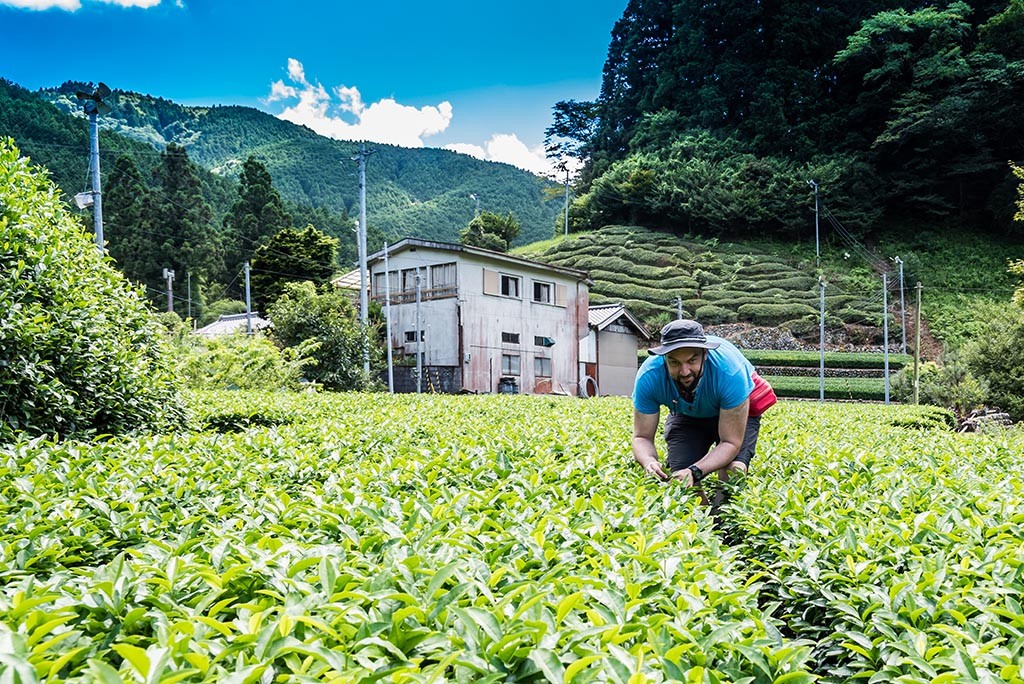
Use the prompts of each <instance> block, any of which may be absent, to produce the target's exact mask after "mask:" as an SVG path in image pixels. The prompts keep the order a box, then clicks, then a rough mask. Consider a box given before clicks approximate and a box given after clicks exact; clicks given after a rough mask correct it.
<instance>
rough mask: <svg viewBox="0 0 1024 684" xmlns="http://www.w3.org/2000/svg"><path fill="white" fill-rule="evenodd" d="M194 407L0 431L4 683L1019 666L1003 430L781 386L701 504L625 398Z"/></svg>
mask: <svg viewBox="0 0 1024 684" xmlns="http://www.w3.org/2000/svg"><path fill="white" fill-rule="evenodd" d="M191 403H192V405H193V406H194V410H195V413H196V415H197V419H198V421H199V422H200V423H203V424H207V425H214V424H218V421H226V420H227V419H228V418H230V417H232V416H234V417H236V418H241V417H244V416H246V415H247V414H249V415H255V416H256V417H255V418H254V419H253V420H252V421H251V422H249V423H248V424H246V423H244V422H243V421H241V420H239V421H237V422H235V423H232V424H227V423H225V424H224V429H225V430H227V431H229V432H228V433H227V434H213V433H200V434H177V435H173V436H153V437H137V438H132V439H122V440H102V441H98V442H96V443H93V444H85V443H80V442H77V443H73V442H69V441H65V442H59V443H55V442H51V441H47V440H43V439H35V440H31V441H21V442H18V443H14V444H10V445H7V446H6V447H0V523H2V524H0V573H2V576H3V577H4V583H3V584H2V585H0V643H2V644H3V649H4V650H3V653H2V660H0V670H3V674H4V675H5V676H6V677H8V678H9V679H11V680H12V681H52V682H56V681H62V682H74V683H79V682H93V681H105V682H118V681H123V682H128V681H153V682H157V681H194V682H215V681H246V680H248V681H254V682H256V681H337V682H362V681H371V680H376V681H393V682H426V681H436V682H440V681H456V682H561V683H565V682H619V683H621V684H629V683H630V682H640V681H646V682H668V681H692V682H747V683H748V684H749V683H752V684H769V683H774V682H780V683H782V684H784V683H786V682H790V683H799V682H804V683H810V682H813V681H819V682H824V683H826V684H839V683H840V682H849V681H860V680H863V681H870V680H872V679H873V680H875V681H883V680H893V681H900V682H912V683H917V682H921V683H922V684H923V683H925V682H929V683H930V682H936V681H938V682H945V681H949V682H953V681H978V682H997V681H1019V680H1020V679H1021V670H1020V663H1019V640H1020V638H1021V637H1020V634H1019V632H1020V625H1021V624H1022V621H1024V610H1022V607H1021V602H1022V598H1024V597H1022V593H1024V565H1022V562H1021V557H1020V553H1019V544H1020V536H1021V530H1020V526H1021V524H1022V523H1024V489H1022V485H1021V483H1020V481H1019V479H1018V478H1012V477H1005V474H1006V473H1007V472H1019V471H1020V469H1021V467H1022V466H1024V433H1022V432H1020V431H1019V430H1018V431H1001V432H990V433H984V434H975V435H961V434H956V433H954V432H953V431H951V430H950V429H949V427H948V424H949V423H948V421H947V417H948V416H946V415H945V414H944V413H943V412H941V411H936V410H934V409H931V408H915V407H899V406H890V407H885V406H855V405H852V404H844V405H818V404H816V403H810V402H801V403H797V402H780V403H779V404H778V405H777V406H775V407H774V408H772V409H771V411H770V412H769V413H768V414H767V415H766V417H765V419H764V422H763V423H762V433H761V441H760V443H759V449H758V455H757V456H756V458H755V461H754V464H753V469H752V471H751V474H750V476H749V477H747V478H745V480H743V481H742V482H741V483H740V484H739V485H733V486H731V487H730V488H729V489H728V491H729V494H730V499H729V501H728V503H727V504H726V505H725V506H724V507H723V509H722V510H721V514H720V516H719V519H718V520H717V521H716V520H715V518H714V517H713V516H712V515H710V513H709V511H708V510H706V509H705V508H704V507H703V506H702V505H701V504H700V503H699V502H698V500H697V498H696V496H695V494H694V492H693V491H691V490H686V489H683V488H681V487H679V486H677V485H676V484H662V483H659V482H655V481H653V480H651V479H649V478H645V477H644V476H643V473H642V472H641V471H640V469H639V468H637V467H636V466H635V464H634V463H633V461H632V458H631V456H630V452H629V448H630V427H631V421H630V415H631V409H630V404H629V402H628V400H626V399H623V398H601V399H594V400H590V401H586V402H583V401H579V400H574V399H569V398H566V397H533V396H510V395H501V396H497V395H492V396H466V397H439V396H430V395H421V396H416V395H405V396H394V395H386V394H376V395H371V394H336V395H332V394H285V393H248V392H216V393H202V394H198V395H195V396H194V397H193V398H192V400H191ZM254 408H258V409H259V412H258V413H257V414H252V411H253V409H254ZM657 443H658V445H659V447H660V448H661V449H663V448H664V442H663V440H662V438H661V437H660V436H659V437H658V438H657ZM709 482H711V483H713V482H714V480H713V478H712V480H710V481H709Z"/></svg>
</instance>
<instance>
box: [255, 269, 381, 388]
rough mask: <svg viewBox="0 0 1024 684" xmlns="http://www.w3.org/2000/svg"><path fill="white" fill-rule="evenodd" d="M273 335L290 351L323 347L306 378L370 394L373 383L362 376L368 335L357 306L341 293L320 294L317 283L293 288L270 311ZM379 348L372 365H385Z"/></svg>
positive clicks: (291, 285)
mask: <svg viewBox="0 0 1024 684" xmlns="http://www.w3.org/2000/svg"><path fill="white" fill-rule="evenodd" d="M269 314H270V319H271V321H273V323H274V330H273V336H274V338H275V339H277V340H278V341H279V342H280V343H281V344H282V345H284V346H285V347H300V346H301V345H302V344H303V343H307V342H309V341H314V342H316V343H318V346H317V347H316V349H315V351H313V353H312V357H313V358H314V359H315V360H316V365H311V366H309V367H308V368H307V371H306V374H307V377H308V378H309V379H310V380H314V381H316V382H318V383H320V384H322V385H323V386H324V387H326V388H328V389H332V390H339V391H344V390H355V389H367V388H369V387H370V386H371V384H372V381H371V379H370V378H368V377H366V375H365V374H364V373H363V344H364V339H365V337H364V333H363V331H362V327H361V325H360V323H359V321H358V319H357V318H356V311H355V307H353V306H352V303H351V302H350V301H349V300H348V298H347V297H345V295H343V294H341V293H339V292H326V293H318V292H317V291H316V287H315V286H314V285H313V283H310V282H304V283H288V284H287V285H285V287H284V294H283V295H281V296H280V297H279V298H278V299H277V301H276V302H274V303H273V304H272V305H271V306H270V310H269ZM380 356H381V351H380V348H379V346H378V345H370V362H371V364H374V365H376V364H377V363H378V362H379V361H380Z"/></svg>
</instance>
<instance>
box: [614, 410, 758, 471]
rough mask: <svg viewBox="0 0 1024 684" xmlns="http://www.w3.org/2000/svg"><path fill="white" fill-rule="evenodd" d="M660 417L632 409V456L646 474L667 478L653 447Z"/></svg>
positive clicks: (657, 414) (656, 414)
mask: <svg viewBox="0 0 1024 684" xmlns="http://www.w3.org/2000/svg"><path fill="white" fill-rule="evenodd" d="M660 419H661V414H660V413H640V412H639V411H637V410H636V409H635V408H634V409H633V458H635V459H636V462H637V463H639V464H640V467H642V468H643V469H644V471H645V472H646V473H647V474H649V475H653V476H654V477H656V478H658V479H659V480H667V479H668V473H666V472H665V470H664V469H663V468H662V465H661V459H659V458H658V450H657V449H655V448H654V435H655V434H656V433H657V432H658V421H659V420H660ZM738 449H739V447H737V450H738Z"/></svg>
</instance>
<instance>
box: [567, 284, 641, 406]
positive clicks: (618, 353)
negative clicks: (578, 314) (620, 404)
mask: <svg viewBox="0 0 1024 684" xmlns="http://www.w3.org/2000/svg"><path fill="white" fill-rule="evenodd" d="M587 317H588V323H589V328H590V334H589V335H587V337H586V338H584V339H582V340H580V377H581V378H582V385H583V387H584V389H585V390H586V392H587V394H588V395H590V396H593V395H594V394H601V395H602V396H624V397H628V396H630V395H632V394H633V383H634V380H635V379H636V370H637V352H638V350H639V348H640V347H639V341H640V340H643V341H644V342H650V341H651V339H652V335H651V333H650V331H649V330H647V328H646V327H645V326H644V324H643V323H641V322H640V320H639V319H638V318H637V317H636V316H634V315H633V314H632V313H630V311H629V309H627V308H626V307H625V306H623V305H622V304H599V305H593V306H591V307H590V310H589V311H588V314H587Z"/></svg>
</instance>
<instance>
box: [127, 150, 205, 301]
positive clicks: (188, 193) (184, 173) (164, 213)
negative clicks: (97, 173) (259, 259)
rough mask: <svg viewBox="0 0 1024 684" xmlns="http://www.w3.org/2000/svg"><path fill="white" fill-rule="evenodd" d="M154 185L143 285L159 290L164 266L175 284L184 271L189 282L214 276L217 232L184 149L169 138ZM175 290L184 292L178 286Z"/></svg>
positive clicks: (161, 286) (193, 168)
mask: <svg viewBox="0 0 1024 684" xmlns="http://www.w3.org/2000/svg"><path fill="white" fill-rule="evenodd" d="M156 186H157V188H158V191H157V192H156V193H155V194H154V201H153V208H152V217H153V228H152V233H151V235H150V237H151V239H152V240H153V242H154V251H153V253H154V255H155V259H154V261H153V262H152V263H151V266H150V268H151V269H152V270H151V271H150V272H149V273H147V276H146V279H145V281H144V282H145V283H146V285H147V286H148V287H149V288H155V290H156V291H157V292H163V291H164V290H165V286H164V284H163V277H162V273H163V269H164V268H169V269H172V270H173V271H174V275H175V282H176V283H184V282H185V281H186V277H187V275H188V274H189V273H191V274H192V279H193V281H195V282H201V281H205V280H208V279H213V278H216V277H218V276H220V275H221V273H222V271H223V269H224V259H223V254H222V250H221V241H220V236H219V235H218V232H217V231H216V230H215V229H214V226H213V223H212V211H211V210H210V206H209V205H208V204H207V203H206V201H205V200H204V199H203V192H202V184H201V183H200V181H199V176H198V175H197V174H196V170H195V167H194V166H193V165H192V162H191V161H189V159H188V155H187V154H186V153H185V148H183V147H180V146H178V145H175V144H173V143H172V144H170V145H168V146H167V150H166V151H165V152H164V154H163V155H162V156H161V164H160V167H159V168H158V169H157V172H156ZM176 289H178V291H179V292H184V288H183V287H182V288H176ZM152 292H153V290H151V291H150V293H151V294H152Z"/></svg>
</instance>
